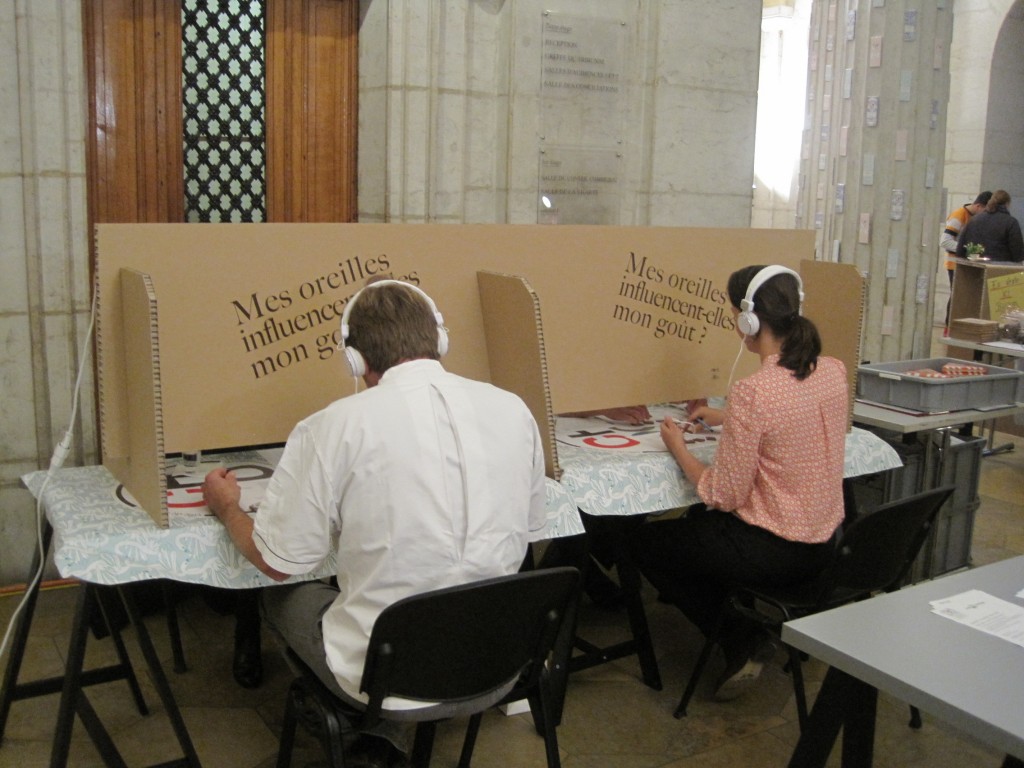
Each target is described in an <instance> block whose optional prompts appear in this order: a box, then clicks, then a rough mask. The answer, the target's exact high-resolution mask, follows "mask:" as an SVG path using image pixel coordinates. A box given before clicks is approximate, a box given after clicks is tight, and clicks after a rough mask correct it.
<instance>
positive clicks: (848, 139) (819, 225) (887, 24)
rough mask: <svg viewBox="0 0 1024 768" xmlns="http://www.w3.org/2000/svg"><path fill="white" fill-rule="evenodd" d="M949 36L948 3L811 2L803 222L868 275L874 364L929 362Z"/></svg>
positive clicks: (822, 255)
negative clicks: (917, 359)
mask: <svg viewBox="0 0 1024 768" xmlns="http://www.w3.org/2000/svg"><path fill="white" fill-rule="evenodd" d="M952 29H953V13H952V2H951V0H936V1H934V2H921V1H920V0H820V1H819V2H816V3H815V5H814V11H813V15H812V19H811V31H810V37H811V42H810V60H809V73H808V90H807V115H806V121H805V130H804V140H803V146H802V158H801V174H800V199H799V202H798V220H797V226H798V227H799V226H803V227H811V228H813V229H814V230H815V231H816V233H817V252H818V258H819V259H826V260H838V261H841V262H843V263H849V264H854V265H856V266H857V267H858V268H859V269H860V270H861V271H862V272H864V273H866V274H867V275H868V297H867V308H866V312H865V317H868V318H871V322H870V324H867V325H870V327H866V328H865V331H864V334H863V348H862V356H863V358H864V359H867V360H871V361H890V360H900V359H909V358H915V357H928V356H930V349H931V307H932V292H933V289H934V279H935V272H936V269H935V263H936V260H937V259H938V239H939V234H940V230H941V226H942V222H943V220H944V216H945V211H944V210H943V205H944V201H943V195H942V172H943V158H944V154H945V136H946V104H947V102H948V100H949V49H950V41H951V38H952ZM848 309H849V311H851V312H852V311H856V309H857V308H855V307H850V308H848Z"/></svg>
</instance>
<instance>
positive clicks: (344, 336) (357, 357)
mask: <svg viewBox="0 0 1024 768" xmlns="http://www.w3.org/2000/svg"><path fill="white" fill-rule="evenodd" d="M382 285H402V286H405V287H406V288H409V289H411V290H412V291H414V292H415V293H418V294H419V295H420V296H422V297H423V300H424V301H426V302H427V306H428V307H429V308H430V312H431V314H433V316H434V322H435V323H437V354H438V357H444V356H445V354H446V353H447V352H448V331H447V329H445V327H444V317H442V315H441V312H440V311H439V310H438V309H437V305H436V304H435V303H434V300H433V299H432V298H430V296H428V295H427V293H426V291H424V290H423V289H422V288H420V287H419V286H416V285H413V284H412V283H407V282H405V281H404V280H378V281H377V282H375V283H370V284H369V285H366V286H364V287H362V288H360V289H359V290H358V291H356V293H355V294H353V295H352V298H350V299H349V300H348V303H347V304H346V305H345V309H344V311H343V312H342V313H341V342H340V343H339V344H338V348H339V349H340V350H341V351H342V353H343V355H344V358H345V362H346V364H347V365H348V368H349V372H350V373H351V374H352V376H354V377H359V376H365V375H366V371H367V367H366V359H365V358H364V357H363V355H362V353H361V352H360V351H359V350H358V349H356V348H355V347H350V346H348V345H347V344H346V343H345V342H347V341H348V337H349V333H350V329H349V327H348V318H349V315H350V314H351V313H352V307H354V306H355V303H356V300H357V299H358V298H359V297H360V296H362V295H363V291H368V290H369V289H371V288H378V287H380V286H382Z"/></svg>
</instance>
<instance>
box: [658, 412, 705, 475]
mask: <svg viewBox="0 0 1024 768" xmlns="http://www.w3.org/2000/svg"><path fill="white" fill-rule="evenodd" d="M661 439H662V441H663V442H664V443H665V447H666V448H668V452H669V453H671V454H672V458H674V459H675V460H676V463H677V464H678V465H679V468H680V469H681V470H683V474H684V475H686V479H687V480H689V481H690V482H691V483H693V484H694V485H697V483H698V482H700V476H701V475H702V474H704V463H703V462H702V461H701V460H700V459H698V458H697V457H696V456H694V455H693V454H692V453H690V449H689V447H688V446H687V445H686V436H685V434H684V433H683V428H682V427H681V426H680V425H679V423H678V422H677V421H675V420H674V419H673V418H671V417H670V416H666V417H665V420H664V421H663V422H661Z"/></svg>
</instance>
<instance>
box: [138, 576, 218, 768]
mask: <svg viewBox="0 0 1024 768" xmlns="http://www.w3.org/2000/svg"><path fill="white" fill-rule="evenodd" d="M118 592H119V593H120V594H121V600H123V601H124V606H125V609H126V610H127V611H128V617H129V618H130V619H131V621H132V624H133V625H134V626H135V632H136V637H137V639H138V642H139V648H141V649H142V655H143V657H145V659H146V664H147V666H148V667H149V673H150V675H151V676H152V678H153V685H154V687H155V688H156V691H157V694H159V696H160V700H161V701H162V702H163V705H164V709H165V710H166V711H167V717H168V719H169V720H170V721H171V727H172V728H173V729H174V734H175V736H177V738H178V744H179V745H180V746H181V750H182V752H183V753H184V758H183V759H182V760H181V761H180V763H176V764H180V765H187V766H189V767H190V768H201V765H200V762H199V756H198V755H197V754H196V749H195V746H193V744H192V738H191V737H190V736H189V733H188V729H187V728H186V727H185V720H184V719H183V718H182V716H181V711H180V710H179V709H178V704H177V702H175V700H174V694H173V693H172V692H171V687H170V685H169V684H168V682H167V676H166V675H165V674H164V670H163V667H162V666H161V665H160V658H159V657H158V656H157V654H156V649H155V648H153V641H152V640H151V639H150V637H149V632H148V631H147V630H146V625H145V623H144V622H143V620H142V617H141V616H140V615H139V611H138V608H137V607H136V605H135V601H134V600H133V599H132V597H131V594H130V592H129V590H127V589H122V588H120V587H118Z"/></svg>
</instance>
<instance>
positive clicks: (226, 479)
mask: <svg viewBox="0 0 1024 768" xmlns="http://www.w3.org/2000/svg"><path fill="white" fill-rule="evenodd" d="M241 499H242V489H241V487H240V486H239V485H238V478H236V477H235V473H234V472H229V471H228V470H226V469H224V468H223V467H218V468H217V469H214V470H212V471H211V472H210V473H209V474H207V475H206V480H205V482H204V483H203V500H204V501H205V502H206V506H208V507H209V508H210V511H211V512H213V514H215V515H216V516H217V519H218V520H220V521H221V523H223V524H224V527H225V528H226V529H227V532H228V535H229V536H230V537H231V541H233V542H234V544H235V546H236V547H238V550H239V551H240V552H241V553H242V554H243V555H244V556H245V558H246V559H247V560H248V561H249V562H250V563H252V564H253V565H255V566H256V567H257V568H259V569H260V570H261V571H263V573H265V574H267V576H269V577H270V578H272V579H273V580H274V581H284V580H285V579H287V578H288V574H287V573H282V572H281V571H278V570H275V569H273V568H271V567H270V566H269V565H267V561H266V560H264V559H263V555H262V554H261V553H260V551H259V549H257V548H256V544H255V543H254V542H253V540H252V531H253V522H252V518H251V517H249V515H247V514H246V513H245V512H243V511H242V508H241V507H240V506H239V502H240V501H241Z"/></svg>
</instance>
